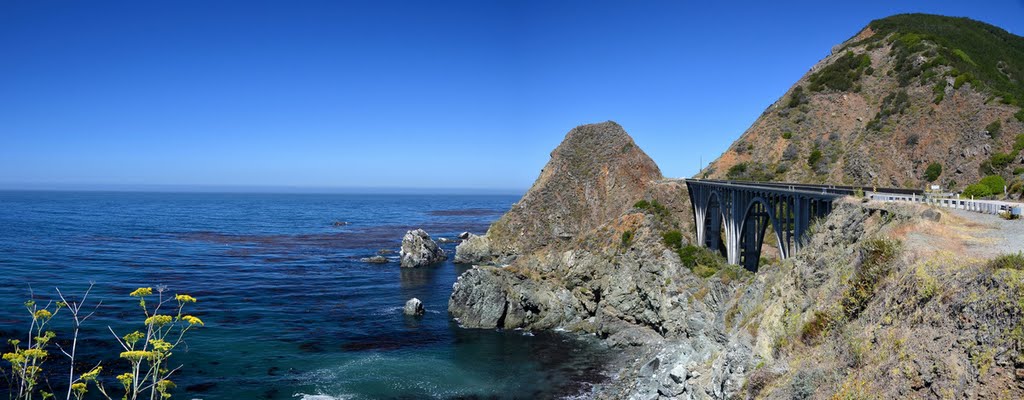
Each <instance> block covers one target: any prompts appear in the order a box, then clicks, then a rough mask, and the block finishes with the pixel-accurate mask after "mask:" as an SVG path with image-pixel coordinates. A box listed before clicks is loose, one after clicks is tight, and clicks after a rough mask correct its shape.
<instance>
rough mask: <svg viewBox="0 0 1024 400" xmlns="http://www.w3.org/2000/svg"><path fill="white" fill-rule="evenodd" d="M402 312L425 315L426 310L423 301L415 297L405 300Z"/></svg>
mask: <svg viewBox="0 0 1024 400" xmlns="http://www.w3.org/2000/svg"><path fill="white" fill-rule="evenodd" d="M402 312H404V313H405V315H412V316H417V315H423V313H424V312H425V310H424V309H423V302H422V301H420V299H417V298H415V297H413V298H411V299H409V301H407V302H405V308H404V309H403V310H402Z"/></svg>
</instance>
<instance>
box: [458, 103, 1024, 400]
mask: <svg viewBox="0 0 1024 400" xmlns="http://www.w3.org/2000/svg"><path fill="white" fill-rule="evenodd" d="M936 213H938V215H939V217H938V218H936V216H935V215H936ZM946 213H947V212H946V211H942V210H930V209H926V208H923V207H920V206H904V205H893V204H881V203H873V202H869V203H863V202H861V201H859V200H857V201H855V200H852V199H851V200H842V201H839V203H838V204H837V205H836V208H835V211H834V212H833V213H832V214H831V215H830V216H829V217H828V218H827V219H825V220H822V221H819V222H818V223H817V224H815V227H814V229H813V230H812V234H811V236H810V243H809V244H808V246H806V247H805V248H804V250H803V251H801V252H800V253H799V254H798V255H796V256H795V257H792V258H790V259H787V260H784V261H783V260H778V259H774V258H772V257H771V256H770V254H769V253H767V252H766V254H765V256H766V259H765V262H763V263H762V266H761V268H760V270H759V272H757V273H756V274H754V273H750V272H747V271H745V270H743V269H741V268H739V267H735V266H730V265H727V264H725V263H724V262H723V260H722V259H721V258H720V257H719V256H717V255H715V254H711V253H710V252H707V251H705V250H703V249H699V248H696V247H693V246H690V245H689V243H690V242H691V241H692V232H693V231H694V229H693V226H692V224H693V223H692V218H693V217H692V210H691V207H690V205H689V199H688V197H687V191H686V188H685V184H684V183H683V182H682V181H680V180H671V179H664V178H663V177H662V176H661V173H660V170H659V169H658V167H657V165H656V164H655V163H654V162H653V161H652V160H651V159H650V158H649V157H648V156H647V155H646V154H645V153H644V152H643V151H642V150H641V149H639V148H638V147H637V146H636V144H635V143H634V142H633V140H632V139H631V138H630V137H629V135H627V134H626V132H625V131H624V130H623V129H622V127H620V126H619V125H618V124H616V123H614V122H604V123H600V124H592V125H584V126H580V127H577V128H575V129H573V130H572V131H570V132H569V133H568V134H567V135H566V137H565V140H564V141H563V142H562V143H561V144H560V145H559V146H558V148H557V149H555V151H554V152H552V154H551V160H550V162H549V163H548V164H547V165H546V166H545V168H544V170H543V171H542V172H541V176H540V177H539V178H538V179H537V181H536V182H535V183H534V185H533V186H532V187H531V188H530V190H529V191H528V192H527V193H526V195H524V196H523V198H522V200H521V201H519V202H518V203H517V204H516V205H514V206H513V207H512V209H511V210H510V211H509V212H508V213H506V214H505V215H504V216H502V217H501V219H499V221H497V222H496V223H495V224H494V225H492V226H491V227H490V229H489V230H488V232H487V233H486V234H485V235H482V236H469V237H467V238H466V239H465V240H464V242H463V243H462V244H460V245H459V247H458V249H457V250H456V260H457V262H464V263H472V264H474V267H473V268H471V269H470V270H468V271H467V272H466V273H464V274H463V275H462V276H461V277H460V278H459V279H458V281H457V282H456V283H455V285H454V287H453V292H452V295H451V298H450V300H449V305H448V309H449V312H450V313H451V315H452V316H453V317H454V318H456V319H457V321H458V322H459V323H460V324H461V325H462V326H464V327H466V328H486V329H494V328H501V329H525V330H541V329H559V330H566V331H570V332H577V333H582V334H594V335H597V336H599V337H602V338H605V339H606V343H607V344H608V345H610V346H615V347H618V348H620V349H622V351H621V352H619V354H621V356H620V358H619V359H617V360H612V361H611V363H610V365H609V368H610V370H609V375H610V376H612V377H613V378H612V379H609V380H608V382H607V383H605V384H603V385H601V386H599V387H597V388H595V390H594V392H593V393H591V394H590V395H589V396H590V397H596V398H609V399H618V398H630V399H632V398H636V399H657V398H688V399H694V398H696V399H726V398H730V399H731V398H907V397H913V398H947V397H956V398H962V397H968V398H981V397H986V398H989V397H991V398H999V397H1000V396H1002V397H1005V398H1020V397H1021V396H1022V395H1024V383H1022V382H1024V356H1022V355H1021V350H1022V349H1024V334H1021V332H1022V331H1024V319H1022V316H1024V312H1022V308H1024V271H1022V269H1024V258H1022V257H1016V258H1015V257H1002V258H999V259H997V260H995V261H989V260H987V257H988V256H980V255H981V254H987V253H985V252H974V253H972V252H971V251H968V250H970V249H977V248H982V247H993V246H995V248H999V246H998V244H997V243H994V242H993V241H992V240H991V239H989V238H988V237H985V238H984V239H977V240H974V241H972V240H973V239H972V238H978V237H980V236H979V234H978V232H979V230H983V229H982V228H979V227H977V226H974V225H972V223H971V222H970V221H967V220H965V219H963V218H959V217H957V216H956V215H946ZM957 246H960V247H959V248H963V249H966V250H964V251H962V252H961V253H960V255H959V256H956V255H954V254H953V253H951V252H950V251H955V249H958V247H957ZM968 254H975V255H979V256H978V257H974V256H966V255H968Z"/></svg>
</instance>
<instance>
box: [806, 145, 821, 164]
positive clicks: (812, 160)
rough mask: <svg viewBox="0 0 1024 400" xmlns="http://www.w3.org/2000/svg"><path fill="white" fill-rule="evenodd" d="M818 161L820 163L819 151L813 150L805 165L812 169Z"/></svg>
mask: <svg viewBox="0 0 1024 400" xmlns="http://www.w3.org/2000/svg"><path fill="white" fill-rule="evenodd" d="M818 161H821V150H818V149H814V150H813V151H811V155H810V156H808V157H807V165H810V166H811V168H814V166H815V165H818Z"/></svg>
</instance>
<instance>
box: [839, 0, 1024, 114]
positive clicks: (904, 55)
mask: <svg viewBox="0 0 1024 400" xmlns="http://www.w3.org/2000/svg"><path fill="white" fill-rule="evenodd" d="M869 27H870V28H871V29H872V30H873V31H874V33H875V34H874V36H872V37H870V38H867V39H864V40H862V41H859V42H857V43H854V45H860V44H868V46H869V47H871V46H878V45H880V44H881V42H882V41H886V42H888V43H891V45H892V47H893V54H894V56H895V57H896V58H897V66H896V72H895V73H896V74H898V75H897V78H899V81H900V84H901V85H902V86H906V85H907V84H908V83H909V82H911V81H912V80H913V79H914V78H917V77H920V78H921V80H922V84H925V83H928V82H935V83H936V87H937V88H938V87H939V85H941V87H945V83H944V76H951V77H954V78H955V83H954V86H955V87H959V86H960V85H963V84H964V83H967V82H970V83H971V85H972V86H975V87H976V88H977V89H982V90H987V91H990V92H991V93H992V94H993V95H994V96H997V97H999V98H1001V99H1002V101H1003V102H1004V103H1006V104H1014V105H1017V106H1021V105H1024V85H1021V84H1020V80H1021V79H1024V38H1022V37H1020V36H1016V35H1013V34H1011V33H1009V32H1007V31H1006V30H1003V29H1001V28H999V27H996V26H992V25H989V24H986V23H983V22H979V21H974V20H971V19H968V18H956V17H946V16H940V15H928V14H900V15H894V16H891V17H887V18H882V19H879V20H875V21H872V22H871V24H870V25H869ZM918 55H924V56H925V58H926V59H927V60H928V61H927V62H925V63H919V62H917V61H916V60H917V56H918ZM940 66H948V67H949V68H948V69H943V70H944V71H946V72H945V73H943V72H941V71H940V70H937V67H940ZM936 91H937V92H938V89H936ZM936 95H937V97H939V96H940V95H939V93H936ZM937 100H940V101H941V98H938V99H937Z"/></svg>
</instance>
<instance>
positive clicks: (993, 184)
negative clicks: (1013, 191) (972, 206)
mask: <svg viewBox="0 0 1024 400" xmlns="http://www.w3.org/2000/svg"><path fill="white" fill-rule="evenodd" d="M978 183H980V184H982V185H985V186H987V187H988V190H989V192H991V193H992V194H1002V193H1003V189H1004V188H1005V187H1006V180H1005V179H1003V177H1001V176H999V175H989V176H986V177H984V178H981V181H979V182H978Z"/></svg>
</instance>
